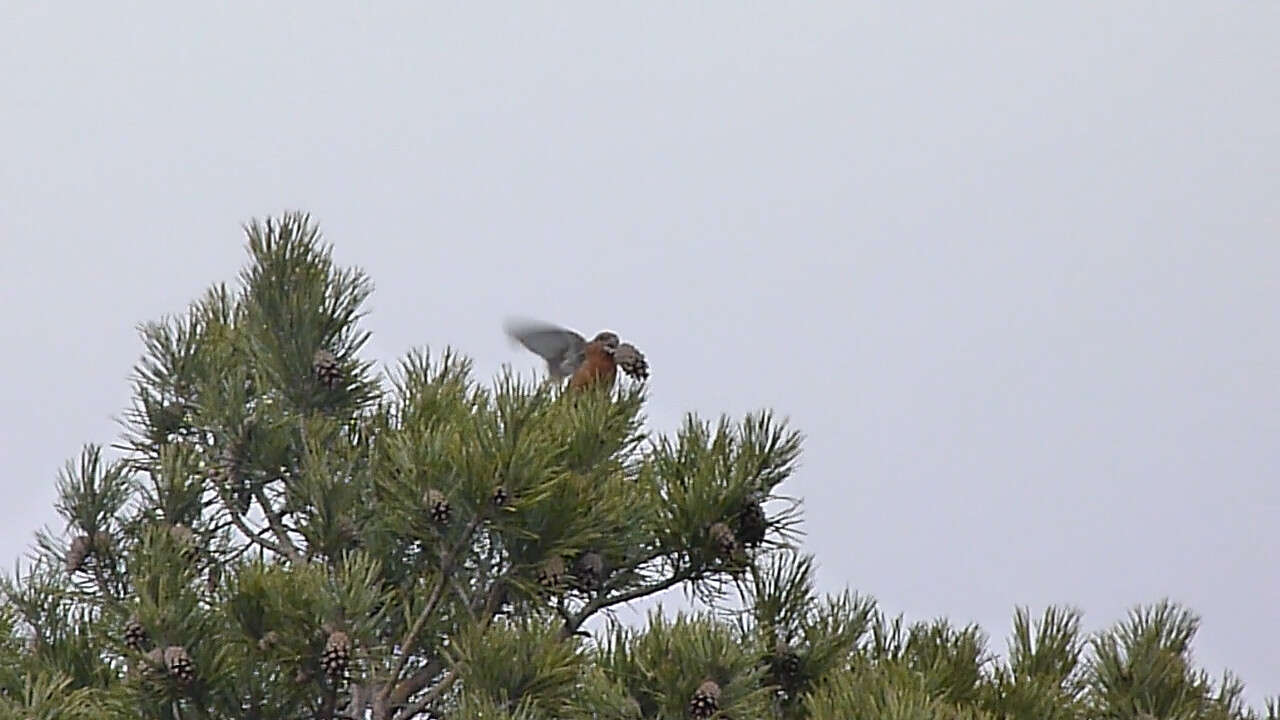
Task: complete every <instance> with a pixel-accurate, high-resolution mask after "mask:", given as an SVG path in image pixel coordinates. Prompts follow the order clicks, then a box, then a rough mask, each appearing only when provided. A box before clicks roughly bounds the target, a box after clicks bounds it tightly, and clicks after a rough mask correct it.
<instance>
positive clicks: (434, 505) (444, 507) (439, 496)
mask: <svg viewBox="0 0 1280 720" xmlns="http://www.w3.org/2000/svg"><path fill="white" fill-rule="evenodd" d="M422 502H423V503H424V504H425V505H426V506H427V510H428V512H430V513H431V520H432V521H433V522H435V523H437V524H440V525H444V524H446V523H448V522H449V501H448V500H446V499H445V497H444V493H442V492H440V491H439V490H436V489H435V488H431V489H430V490H427V492H426V493H424V494H423V496H422Z"/></svg>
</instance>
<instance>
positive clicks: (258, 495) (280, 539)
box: [253, 488, 306, 565]
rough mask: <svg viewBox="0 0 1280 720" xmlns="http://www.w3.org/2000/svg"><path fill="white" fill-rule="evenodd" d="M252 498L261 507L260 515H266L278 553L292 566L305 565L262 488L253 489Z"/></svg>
mask: <svg viewBox="0 0 1280 720" xmlns="http://www.w3.org/2000/svg"><path fill="white" fill-rule="evenodd" d="M253 497H254V499H256V500H257V501H258V504H259V505H260V506H262V514H263V515H266V517H267V524H268V525H270V526H271V531H272V532H274V533H275V536H276V542H277V543H278V552H280V553H282V554H283V555H284V556H285V557H287V558H289V560H290V561H291V562H293V563H294V564H297V565H305V564H306V560H305V559H303V557H302V553H301V552H299V551H298V547H297V546H296V545H294V544H293V540H291V539H290V538H289V531H288V530H286V529H285V527H284V523H282V522H281V521H280V515H279V514H277V513H276V511H275V508H274V507H273V506H272V505H271V501H270V500H268V499H267V494H266V493H265V492H263V490H262V488H255V489H254V491H253ZM264 547H265V545H264Z"/></svg>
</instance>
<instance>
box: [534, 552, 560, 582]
mask: <svg viewBox="0 0 1280 720" xmlns="http://www.w3.org/2000/svg"><path fill="white" fill-rule="evenodd" d="M563 581H564V558H562V557H560V556H559V555H552V556H551V557H549V558H547V560H546V562H544V563H542V567H541V568H539V569H538V584H539V585H541V586H542V587H544V588H546V589H548V590H554V589H556V588H558V587H560V583H562V582H563Z"/></svg>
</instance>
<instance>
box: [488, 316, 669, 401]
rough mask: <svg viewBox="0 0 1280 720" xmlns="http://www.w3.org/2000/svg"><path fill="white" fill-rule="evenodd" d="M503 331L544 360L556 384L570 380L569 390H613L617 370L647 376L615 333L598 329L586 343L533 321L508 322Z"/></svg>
mask: <svg viewBox="0 0 1280 720" xmlns="http://www.w3.org/2000/svg"><path fill="white" fill-rule="evenodd" d="M504 329H505V330H506V332H507V335H509V336H510V337H511V338H512V339H513V340H515V341H516V342H518V343H520V344H521V345H523V346H524V347H525V348H526V349H528V350H529V351H531V352H533V353H534V354H536V355H538V356H539V357H541V358H542V359H543V360H546V361H547V371H548V372H549V373H550V375H551V377H552V379H554V380H556V381H560V380H563V379H564V378H566V377H567V378H569V383H568V386H569V389H571V390H585V389H586V388H588V387H594V386H596V385H597V384H601V385H604V386H605V387H612V386H613V383H614V381H615V380H616V378H617V374H618V368H619V367H621V368H622V370H623V372H625V373H627V374H628V375H630V376H632V377H635V378H637V379H641V380H643V379H645V378H647V377H648V376H649V365H648V363H647V362H646V361H645V359H644V355H643V354H642V353H641V352H640V351H639V350H637V349H636V347H635V346H634V345H632V344H630V343H623V342H621V340H620V338H619V337H618V334H617V333H615V332H613V331H611V330H601V331H600V332H598V333H596V335H595V337H593V338H591V340H590V341H588V340H587V339H586V338H585V337H583V336H582V335H580V334H578V333H577V332H575V331H573V330H569V329H566V328H562V327H559V326H558V325H551V324H549V323H544V322H540V321H536V320H508V321H507V322H506V323H505V326H504Z"/></svg>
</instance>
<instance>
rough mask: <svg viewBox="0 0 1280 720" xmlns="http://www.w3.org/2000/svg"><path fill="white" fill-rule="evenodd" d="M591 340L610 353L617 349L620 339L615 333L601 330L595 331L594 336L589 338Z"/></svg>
mask: <svg viewBox="0 0 1280 720" xmlns="http://www.w3.org/2000/svg"><path fill="white" fill-rule="evenodd" d="M591 342H593V343H599V345H600V349H602V350H604V351H605V352H606V353H608V354H610V355H612V354H614V353H615V352H617V351H618V344H619V343H620V342H621V341H620V340H619V339H618V335H617V333H612V332H609V331H608V330H602V331H600V332H599V333H596V336H595V337H594V338H591Z"/></svg>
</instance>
